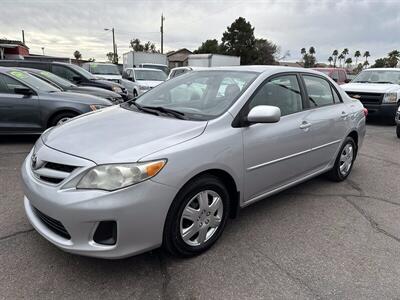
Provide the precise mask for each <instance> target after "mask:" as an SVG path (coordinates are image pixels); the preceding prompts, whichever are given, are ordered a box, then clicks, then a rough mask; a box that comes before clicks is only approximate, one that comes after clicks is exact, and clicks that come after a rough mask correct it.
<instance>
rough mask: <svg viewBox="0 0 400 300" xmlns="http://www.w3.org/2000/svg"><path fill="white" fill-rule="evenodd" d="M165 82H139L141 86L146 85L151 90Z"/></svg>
mask: <svg viewBox="0 0 400 300" xmlns="http://www.w3.org/2000/svg"><path fill="white" fill-rule="evenodd" d="M163 82H164V81H158V80H138V83H139V85H144V86H148V87H151V88H153V87H155V86H157V85H159V84H160V83H163Z"/></svg>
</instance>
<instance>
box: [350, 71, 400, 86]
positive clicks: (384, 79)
mask: <svg viewBox="0 0 400 300" xmlns="http://www.w3.org/2000/svg"><path fill="white" fill-rule="evenodd" d="M353 82H367V83H394V84H400V71H390V70H368V71H362V72H361V73H360V74H358V76H357V77H356V78H354V79H353Z"/></svg>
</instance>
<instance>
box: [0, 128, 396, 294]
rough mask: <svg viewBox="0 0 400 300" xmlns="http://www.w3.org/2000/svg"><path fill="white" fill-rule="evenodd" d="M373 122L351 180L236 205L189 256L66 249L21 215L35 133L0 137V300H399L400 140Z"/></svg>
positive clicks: (320, 181) (322, 182)
mask: <svg viewBox="0 0 400 300" xmlns="http://www.w3.org/2000/svg"><path fill="white" fill-rule="evenodd" d="M394 131H395V129H394V127H390V126H383V125H379V124H374V125H371V124H369V125H368V127H367V135H366V139H365V142H364V145H363V148H362V149H361V151H360V153H359V155H358V158H357V161H356V163H355V165H354V168H353V171H352V174H351V175H350V177H349V178H348V179H347V180H346V181H345V182H342V183H332V182H330V181H329V180H327V179H325V178H324V177H319V178H316V179H313V180H310V181H308V182H306V183H303V184H301V185H300V186H297V187H295V188H292V189H290V190H287V191H285V192H283V193H281V194H278V195H276V196H273V197H271V198H268V199H265V200H263V201H260V202H258V203H256V204H254V205H252V206H250V207H248V208H245V209H243V210H241V212H240V214H239V217H238V218H237V219H235V220H231V221H230V222H229V224H228V226H227V228H226V230H225V232H224V234H223V235H222V237H221V239H220V240H219V242H217V244H216V245H215V246H214V247H213V248H212V249H210V251H208V252H206V253H205V254H203V255H201V256H198V257H195V258H192V259H176V258H171V257H170V256H168V255H167V254H165V253H163V252H162V251H160V250H156V251H153V252H150V253H146V254H143V255H140V256H136V257H132V258H128V259H124V260H116V261H108V260H100V259H93V258H86V257H80V256H75V255H71V254H67V253H64V252H62V251H61V250H58V249H57V248H56V247H55V246H53V245H51V244H50V243H48V242H47V241H46V240H44V239H43V238H42V237H41V236H40V235H39V234H37V233H36V232H35V231H34V230H33V229H32V227H31V226H30V224H29V222H28V220H27V219H26V217H25V214H24V211H23V201H22V199H23V192H22V189H21V182H20V181H21V180H20V166H21V163H22V161H23V159H24V158H25V156H26V155H27V153H28V151H29V150H30V148H31V147H32V144H33V143H34V141H35V139H36V137H0V140H1V142H0V266H1V271H0V299H3V298H4V299H16V298H29V299H31V298H36V299H48V298H53V299H58V298H70V299H81V298H86V299H92V298H100V297H101V298H103V299H108V298H118V299H125V298H130V299H132V298H134V299H266V298H267V299H269V298H275V299H276V298H277V299H293V298H296V299H325V298H338V299H343V298H347V299H356V298H358V299H360V298H363V299H366V298H375V299H376V298H379V299H385V298H398V297H399V295H400V280H399V278H400V259H399V257H400V183H399V182H400V140H399V139H397V138H396V137H395V132H394Z"/></svg>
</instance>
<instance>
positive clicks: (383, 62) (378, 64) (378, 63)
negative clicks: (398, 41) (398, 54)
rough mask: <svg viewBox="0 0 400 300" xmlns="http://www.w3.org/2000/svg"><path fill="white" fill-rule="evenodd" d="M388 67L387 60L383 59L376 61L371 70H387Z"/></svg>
mask: <svg viewBox="0 0 400 300" xmlns="http://www.w3.org/2000/svg"><path fill="white" fill-rule="evenodd" d="M386 66H387V58H385V57H382V58H378V59H376V60H375V63H374V64H373V65H372V66H371V68H385V67H386Z"/></svg>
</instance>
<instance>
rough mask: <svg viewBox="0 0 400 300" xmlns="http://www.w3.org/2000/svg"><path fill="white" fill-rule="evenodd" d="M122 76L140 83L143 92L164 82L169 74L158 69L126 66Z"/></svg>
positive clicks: (140, 89) (140, 91) (140, 90)
mask: <svg viewBox="0 0 400 300" xmlns="http://www.w3.org/2000/svg"><path fill="white" fill-rule="evenodd" d="M122 78H123V79H125V80H128V81H130V82H134V83H136V84H138V86H139V94H142V93H145V92H147V91H148V90H150V89H152V88H153V87H155V86H157V85H159V84H160V83H163V82H164V81H165V80H166V79H167V75H166V74H165V73H164V72H163V71H161V70H156V69H150V68H126V69H125V70H124V72H123V73H122Z"/></svg>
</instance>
